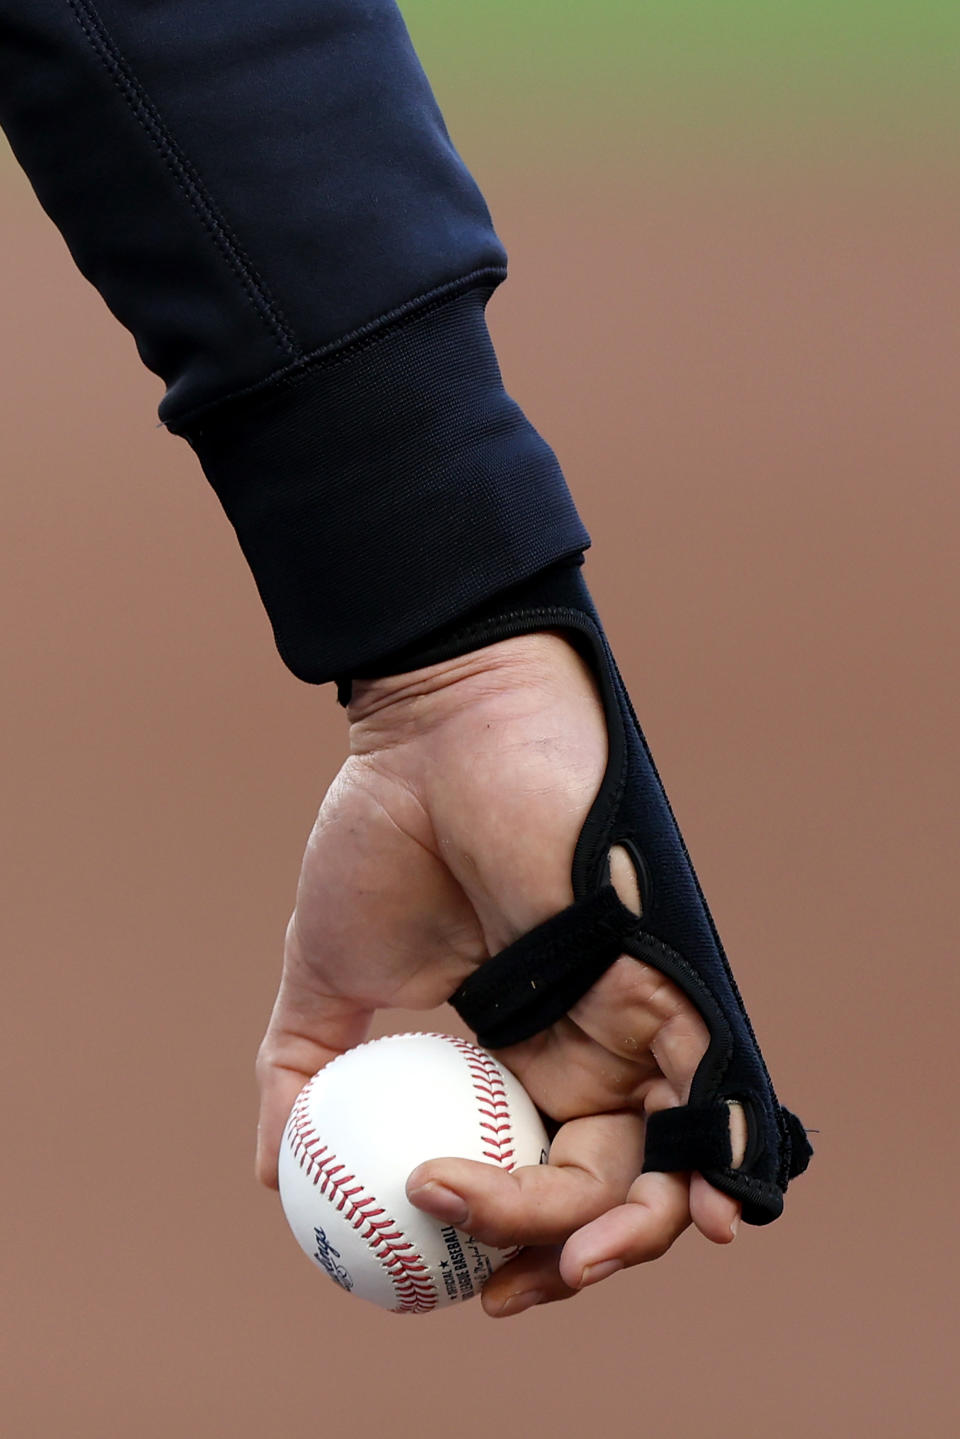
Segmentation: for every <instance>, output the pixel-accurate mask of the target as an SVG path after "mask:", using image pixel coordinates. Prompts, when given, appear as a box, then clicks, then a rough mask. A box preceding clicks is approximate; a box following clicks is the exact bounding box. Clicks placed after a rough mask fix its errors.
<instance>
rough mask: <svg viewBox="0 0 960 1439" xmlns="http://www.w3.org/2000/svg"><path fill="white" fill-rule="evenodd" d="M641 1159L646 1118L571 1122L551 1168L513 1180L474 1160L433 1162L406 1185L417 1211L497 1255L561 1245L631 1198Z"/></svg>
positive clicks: (534, 1168) (521, 1172) (556, 1144)
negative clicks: (466, 1234) (451, 1226)
mask: <svg viewBox="0 0 960 1439" xmlns="http://www.w3.org/2000/svg"><path fill="white" fill-rule="evenodd" d="M642 1154H643V1116H642V1115H640V1114H637V1113H634V1112H629V1111H621V1112H618V1113H614V1114H597V1115H590V1116H588V1117H586V1118H583V1119H572V1120H569V1121H568V1122H567V1123H566V1124H564V1125H563V1126H562V1127H561V1129H560V1130H559V1131H558V1132H557V1135H556V1138H555V1139H554V1141H553V1144H552V1145H551V1148H550V1158H549V1162H548V1163H547V1164H540V1165H527V1166H525V1167H523V1168H521V1169H516V1170H514V1171H513V1172H512V1173H511V1172H509V1171H508V1170H506V1169H501V1168H499V1167H498V1166H497V1165H495V1164H479V1163H477V1162H476V1161H474V1160H470V1159H431V1160H428V1161H427V1163H425V1164H420V1165H418V1166H417V1168H416V1169H415V1170H414V1171H413V1173H412V1174H411V1175H410V1177H409V1179H408V1180H407V1198H408V1199H409V1200H410V1202H411V1204H414V1205H415V1206H416V1207H417V1208H418V1209H422V1210H423V1211H424V1212H425V1213H427V1214H430V1215H432V1216H433V1217H434V1218H435V1219H441V1220H443V1221H444V1222H445V1223H448V1224H454V1225H456V1227H457V1228H458V1229H465V1230H467V1231H468V1232H469V1233H471V1234H473V1235H474V1236H475V1237H476V1238H478V1239H480V1240H481V1241H482V1242H483V1243H484V1244H492V1245H494V1246H496V1247H497V1248H499V1249H507V1248H509V1247H511V1246H512V1245H515V1244H519V1245H528V1244H534V1245H545V1244H559V1243H562V1242H563V1241H564V1240H565V1239H566V1238H567V1237H568V1236H569V1235H570V1234H572V1233H573V1232H574V1231H575V1230H577V1229H579V1228H580V1227H581V1226H582V1225H584V1224H587V1223H589V1221H590V1220H591V1219H595V1218H596V1217H597V1216H598V1215H600V1214H603V1213H605V1212H606V1211H607V1210H608V1209H610V1208H612V1207H613V1206H614V1205H618V1204H621V1203H622V1202H623V1200H624V1198H625V1197H626V1194H627V1191H628V1190H629V1188H630V1185H631V1184H632V1183H633V1181H634V1179H635V1178H636V1176H637V1173H638V1171H639V1168H640V1163H641V1158H642Z"/></svg>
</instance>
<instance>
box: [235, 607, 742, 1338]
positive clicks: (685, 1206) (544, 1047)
mask: <svg viewBox="0 0 960 1439" xmlns="http://www.w3.org/2000/svg"><path fill="white" fill-rule="evenodd" d="M348 719H349V722H350V754H349V757H348V758H347V760H346V761H345V763H344V765H343V767H342V768H341V770H340V772H339V774H338V775H337V777H336V779H335V780H334V782H333V784H332V785H331V787H330V789H329V791H328V793H327V795H326V797H325V798H324V800H323V803H322V805H321V807H320V813H319V815H318V818H317V822H316V825H315V826H314V829H313V832H312V834H311V835H310V839H309V841H308V843H307V848H306V853H305V854H304V859H303V866H302V869H301V874H300V882H299V886H298V890H297V900H296V907H295V909H294V912H293V915H292V916H291V919H290V923H289V925H288V927H287V933H286V941H285V946H284V959H283V975H282V979H281V983H280V989H279V993H278V995H277V1000H276V1003H275V1005H274V1009H273V1013H272V1015H271V1018H270V1023H269V1025H268V1028H267V1032H266V1034H265V1036H264V1039H263V1043H262V1045H261V1047H260V1051H259V1055H258V1058H257V1077H258V1083H259V1087H260V1101H261V1103H260V1123H259V1127H258V1142H257V1174H258V1177H259V1179H260V1180H261V1181H262V1182H263V1183H264V1184H266V1185H269V1186H272V1187H276V1183H277V1152H278V1148H279V1144H280V1139H281V1135H282V1132H283V1126H284V1123H285V1121H286V1118H287V1115H288V1114H289V1111H290V1108H291V1106H292V1104H293V1101H294V1100H295V1098H296V1096H297V1094H298V1092H299V1090H300V1088H301V1087H302V1086H303V1084H304V1083H305V1082H306V1080H307V1079H308V1078H309V1077H310V1075H312V1074H313V1073H314V1072H315V1071H316V1070H317V1069H319V1068H321V1067H322V1066H323V1065H324V1064H327V1063H328V1062H329V1061H330V1060H331V1059H334V1058H335V1057H336V1056H337V1055H338V1054H340V1053H342V1052H343V1051H344V1050H345V1049H349V1048H350V1047H351V1046H353V1045H356V1044H360V1043H362V1042H363V1040H365V1039H366V1038H367V1037H368V1034H369V1029H370V1023H371V1020H372V1018H373V1015H374V1013H375V1012H376V1010H378V1009H384V1008H392V1007H402V1008H405V1009H432V1008H435V1007H436V1006H437V1005H439V1004H441V1003H443V1002H444V1001H445V1000H446V999H448V998H449V996H450V995H451V994H452V993H453V991H454V990H455V989H456V988H457V986H458V985H459V984H460V983H461V982H462V981H463V980H464V979H465V978H466V976H467V975H468V974H469V973H471V972H472V971H473V970H474V969H475V968H476V967H477V966H478V965H479V964H482V963H483V961H484V960H485V959H486V958H488V957H489V955H491V954H495V953H496V952H497V951H498V950H500V949H502V948H503V947H504V946H505V945H507V944H510V943H511V942H512V941H513V940H514V939H516V938H518V937H519V936H520V935H521V934H523V933H525V932H526V931H527V930H529V929H531V928H532V927H533V926H534V925H536V924H539V923H540V922H541V921H542V920H544V919H547V918H548V917H549V916H550V915H552V914H555V913H556V912H557V911H558V910H560V909H563V908H564V907H565V906H566V905H568V904H569V903H571V901H572V899H573V893H572V889H571V885H570V869H571V863H572V859H573V851H574V846H575V844H576V840H577V836H578V835H579V832H580V829H581V827H582V825H583V821H584V819H585V817H586V815H587V812H588V810H589V809H590V806H591V804H592V802H593V800H594V798H595V797H596V794H597V791H598V789H599V786H600V782H601V779H602V776H603V771H604V767H605V765H606V758H607V742H606V729H605V725H604V720H603V711H602V708H601V705H600V700H599V697H598V695H597V692H596V689H595V686H594V683H593V680H592V677H591V675H590V673H589V671H588V669H587V667H586V666H585V665H584V663H583V661H582V660H581V659H580V657H579V656H578V655H577V654H576V652H575V651H574V650H573V649H572V648H571V647H570V646H569V645H568V644H567V643H566V641H565V640H563V639H562V638H561V637H560V636H559V635H553V634H535V635H527V636H522V637H519V638H516V639H510V640H504V641H502V642H501V643H499V644H496V645H490V646H488V647H487V648H485V649H482V650H476V651H474V652H473V653H472V654H469V655H464V656H462V657H460V658H458V659H455V660H450V661H447V662H445V663H443V664H440V665H434V666H431V667H429V668H427V669H422V670H417V671H416V672H414V673H412V674H408V675H399V676H392V677H390V678H389V679H381V680H372V681H364V682H358V683H357V684H356V685H355V686H354V694H353V700H352V703H351V705H350V707H349V710H348ZM611 874H612V878H613V881H614V883H615V884H616V885H617V888H618V891H619V893H620V895H621V897H622V898H623V900H624V902H625V903H627V904H628V905H630V906H631V907H632V908H634V909H635V910H637V912H639V895H638V890H637V885H636V877H635V875H634V872H633V868H632V865H631V863H630V860H629V858H628V856H627V855H626V854H625V853H624V852H623V851H619V852H615V853H613V854H612V858H611ZM707 1043H708V1035H707V1030H706V1026H705V1025H704V1024H703V1022H702V1020H701V1019H700V1017H699V1015H698V1013H697V1011H696V1010H695V1009H694V1008H693V1006H692V1005H691V1004H690V1002H689V1001H688V1000H687V999H686V998H685V997H684V995H683V994H682V993H681V991H680V990H679V989H677V988H676V986H674V985H673V984H672V983H671V982H670V981H669V980H668V979H666V978H665V977H664V976H663V975H661V974H660V973H659V972H658V971H657V970H655V969H652V968H650V967H648V966H646V965H643V964H640V963H638V962H637V961H636V960H634V959H632V958H629V957H627V956H624V957H622V958H621V959H619V960H617V961H616V963H615V964H614V965H613V966H612V967H611V968H610V969H609V970H608V971H607V973H606V974H605V975H604V976H603V977H602V979H600V980H599V981H598V983H597V984H595V985H594V987H593V988H592V989H591V990H590V991H589V993H588V994H587V995H585V996H584V998H583V999H582V1000H581V1001H580V1002H579V1003H578V1004H577V1005H576V1006H575V1007H574V1008H573V1009H572V1010H571V1011H570V1013H569V1014H568V1015H567V1016H565V1017H564V1018H563V1019H562V1020H560V1021H559V1023H557V1024H555V1025H553V1026H552V1028H551V1029H549V1030H547V1031H546V1032H544V1033H542V1034H539V1035H536V1036H535V1037H534V1038H532V1039H529V1040H526V1041H524V1042H523V1043H522V1044H517V1045H512V1046H511V1047H510V1048H508V1049H503V1050H500V1051H498V1052H497V1057H498V1058H499V1059H500V1060H501V1061H502V1062H503V1063H504V1064H506V1065H507V1067H508V1068H509V1069H511V1070H512V1071H513V1072H514V1073H515V1074H516V1075H517V1076H518V1077H519V1078H520V1080H521V1081H522V1082H523V1084H524V1085H525V1087H526V1089H527V1091H528V1092H529V1094H530V1095H531V1097H532V1098H533V1100H534V1102H535V1103H536V1104H537V1105H538V1106H539V1108H540V1109H541V1110H542V1111H543V1112H544V1113H545V1114H547V1115H549V1116H550V1117H551V1118H552V1119H553V1120H555V1121H557V1122H558V1123H559V1126H560V1127H559V1129H558V1132H557V1134H556V1137H555V1139H554V1141H553V1144H552V1147H551V1153H550V1162H549V1164H547V1165H542V1166H532V1167H527V1168H522V1169H518V1170H516V1171H514V1173H513V1174H507V1173H506V1172H505V1171H502V1170H499V1169H496V1168H495V1167H494V1166H492V1165H486V1164H476V1163H474V1162H472V1161H468V1160H461V1159H442V1158H437V1159H433V1160H430V1161H429V1163H426V1164H422V1165H420V1166H419V1167H418V1168H417V1169H415V1170H414V1171H413V1173H412V1174H411V1175H410V1176H409V1179H408V1182H407V1193H408V1196H409V1198H410V1199H411V1201H412V1202H413V1203H414V1204H415V1205H417V1206H418V1207H419V1208H421V1209H423V1210H425V1211H426V1212H428V1213H430V1214H432V1215H434V1216H435V1217H437V1218H439V1219H442V1220H444V1221H445V1222H449V1223H453V1224H456V1225H457V1226H458V1227H462V1228H464V1229H469V1231H470V1232H471V1233H472V1234H474V1235H476V1236H477V1237H478V1238H480V1239H481V1240H483V1241H485V1242H487V1243H491V1244H496V1245H501V1246H504V1247H505V1246H507V1245H511V1244H522V1245H525V1246H528V1247H526V1248H525V1249H524V1251H523V1253H521V1254H520V1255H518V1257H517V1258H516V1259H514V1260H513V1261H511V1262H510V1263H509V1264H507V1265H505V1266H504V1267H503V1268H502V1269H500V1270H498V1272H497V1273H496V1274H494V1275H493V1276H492V1277H491V1278H490V1279H489V1280H488V1282H487V1284H486V1286H485V1288H484V1291H483V1299H482V1302H483V1307H484V1309H485V1310H486V1312H487V1313H488V1314H490V1315H492V1316H495V1317H505V1316H508V1315H511V1314H517V1313H520V1312H521V1311H522V1310H523V1309H526V1308H529V1307H530V1306H531V1305H532V1304H536V1303H544V1302H548V1301H551V1300H555V1299H566V1298H569V1297H571V1296H572V1295H574V1294H575V1293H577V1292H578V1291H579V1290H580V1289H583V1288H585V1287H587V1286H588V1285H590V1284H594V1283H597V1282H599V1281H601V1280H603V1279H604V1278H606V1277H607V1276H608V1275H609V1274H611V1273H614V1272H616V1271H617V1270H619V1269H622V1268H624V1267H627V1266H630V1265H633V1264H642V1263H645V1262H646V1261H648V1260H650V1259H656V1258H658V1257H659V1256H660V1255H662V1254H664V1253H665V1252H666V1251H667V1250H668V1249H669V1248H670V1246H671V1245H672V1244H673V1242H674V1241H675V1240H676V1239H677V1238H678V1237H679V1235H680V1234H681V1233H682V1232H683V1230H684V1229H686V1228H687V1227H688V1226H689V1225H690V1224H691V1223H692V1224H693V1225H694V1226H695V1227H696V1229H698V1230H699V1231H700V1233H701V1234H702V1235H703V1236H704V1237H705V1238H706V1239H708V1240H710V1241H712V1242H713V1243H715V1244H728V1243H730V1241H731V1240H732V1239H733V1237H734V1235H735V1233H736V1228H737V1224H738V1222H739V1214H740V1206H739V1204H738V1203H737V1202H736V1201H735V1200H733V1199H731V1198H729V1196H727V1195H724V1194H721V1193H720V1192H719V1191H718V1190H716V1189H714V1188H713V1187H712V1186H711V1185H710V1184H708V1183H707V1181H706V1180H705V1179H704V1178H703V1176H702V1175H699V1174H657V1173H650V1174H641V1172H640V1171H641V1167H642V1162H643V1135H644V1117H645V1115H647V1114H649V1113H652V1112H653V1111H655V1110H658V1109H663V1108H667V1107H670V1106H672V1105H676V1104H682V1103H684V1102H685V1100H686V1098H687V1095H688V1092H689V1087H690V1082H691V1080H692V1078H693V1074H694V1072H695V1070H696V1067H697V1064H698V1063H699V1060H700V1058H701V1057H702V1055H703V1054H704V1053H705V1052H706V1049H707ZM745 1139H746V1135H745V1128H744V1120H743V1114H742V1111H741V1110H740V1109H739V1106H736V1105H733V1106H731V1140H732V1146H733V1152H734V1162H735V1163H739V1162H740V1159H741V1158H742V1155H743V1152H744V1146H745Z"/></svg>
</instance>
